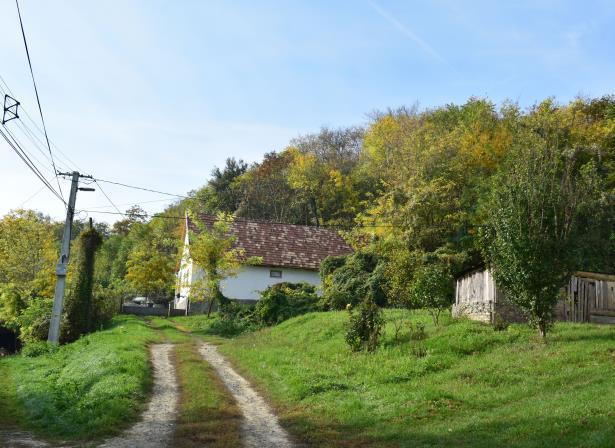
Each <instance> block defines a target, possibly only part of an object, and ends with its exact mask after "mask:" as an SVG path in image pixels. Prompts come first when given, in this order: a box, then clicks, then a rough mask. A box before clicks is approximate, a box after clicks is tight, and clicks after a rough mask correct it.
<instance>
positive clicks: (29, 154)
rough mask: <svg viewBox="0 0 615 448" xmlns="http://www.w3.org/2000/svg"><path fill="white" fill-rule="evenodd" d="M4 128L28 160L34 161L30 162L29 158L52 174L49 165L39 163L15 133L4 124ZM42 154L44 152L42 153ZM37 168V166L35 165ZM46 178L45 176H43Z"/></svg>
mask: <svg viewBox="0 0 615 448" xmlns="http://www.w3.org/2000/svg"><path fill="white" fill-rule="evenodd" d="M3 127H4V130H5V131H6V133H7V134H9V136H10V137H11V139H12V140H13V142H15V144H16V145H17V147H19V149H20V150H21V151H23V152H24V153H26V154H27V155H28V156H30V157H28V158H29V159H30V162H31V163H33V164H34V162H32V160H31V159H34V160H35V161H36V162H38V163H39V164H40V165H41V168H43V169H44V170H45V171H47V172H48V173H50V174H51V175H52V176H53V171H51V169H50V168H49V167H47V166H46V165H45V164H44V163H41V161H40V160H39V159H38V158H37V157H36V156H35V155H34V154H32V153H31V152H30V151H28V150H27V149H25V147H24V145H23V144H22V143H21V141H19V140H18V139H17V137H15V135H14V134H13V133H12V132H11V131H10V129H9V128H8V127H7V126H6V125H4V126H3ZM43 154H44V153H43ZM37 168H38V167H37ZM45 179H46V178H45Z"/></svg>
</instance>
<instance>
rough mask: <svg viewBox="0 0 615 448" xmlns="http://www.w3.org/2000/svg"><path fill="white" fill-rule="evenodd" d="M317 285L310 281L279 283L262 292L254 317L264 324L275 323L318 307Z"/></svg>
mask: <svg viewBox="0 0 615 448" xmlns="http://www.w3.org/2000/svg"><path fill="white" fill-rule="evenodd" d="M317 305H318V295H317V294H316V287H315V286H314V285H310V284H309V283H289V282H283V283H277V284H275V285H271V286H270V287H269V288H267V289H266V290H265V291H263V292H261V299H260V300H259V301H258V302H256V307H255V308H254V318H255V319H256V321H257V322H258V323H261V324H263V325H275V324H278V323H280V322H282V321H285V320H287V319H290V318H291V317H295V316H299V315H301V314H305V313H309V312H312V311H316V310H317V309H318V307H317Z"/></svg>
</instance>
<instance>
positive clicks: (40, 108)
mask: <svg viewBox="0 0 615 448" xmlns="http://www.w3.org/2000/svg"><path fill="white" fill-rule="evenodd" d="M15 4H16V5H17V15H18V16H19V25H20V26H21V36H22V37H23V44H24V47H25V48H26V56H27V57H28V66H29V67H30V75H31V76H32V84H34V93H35V94H36V103H37V104H38V111H39V113H40V115H41V123H42V124H43V130H44V131H45V139H46V140H47V149H48V150H49V156H50V157H51V165H52V166H53V171H54V172H55V177H56V182H57V183H58V188H59V190H60V196H61V197H62V202H64V194H63V193H62V186H61V185H60V179H59V177H58V170H57V168H56V164H55V161H54V160H53V153H52V152H51V145H50V143H49V136H48V135H47V127H46V126H45V118H44V116H43V108H42V107H41V100H40V98H39V95H38V88H37V87H36V80H35V78H34V70H33V69H32V59H31V58H30V51H29V50H28V41H27V39H26V32H25V30H24V27H23V20H22V19H21V11H20V9H19V0H15ZM64 204H65V205H66V202H64Z"/></svg>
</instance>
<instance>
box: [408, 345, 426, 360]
mask: <svg viewBox="0 0 615 448" xmlns="http://www.w3.org/2000/svg"><path fill="white" fill-rule="evenodd" d="M412 356H414V357H415V358H424V357H425V356H427V347H425V344H423V343H416V344H413V345H412Z"/></svg>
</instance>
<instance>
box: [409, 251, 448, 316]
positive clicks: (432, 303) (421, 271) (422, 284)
mask: <svg viewBox="0 0 615 448" xmlns="http://www.w3.org/2000/svg"><path fill="white" fill-rule="evenodd" d="M453 284H454V281H453V277H452V276H451V274H450V272H449V270H448V268H447V267H446V266H445V265H443V264H441V263H433V264H428V265H425V266H422V267H420V268H418V269H417V270H416V272H415V274H414V278H413V280H412V283H411V284H410V305H411V306H412V307H413V308H426V309H427V310H428V311H429V314H430V315H431V317H432V319H433V322H434V324H435V325H438V323H439V321H440V314H442V312H443V311H444V310H447V309H449V308H450V306H451V305H452V303H453V296H454V294H455V288H454V286H453Z"/></svg>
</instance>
